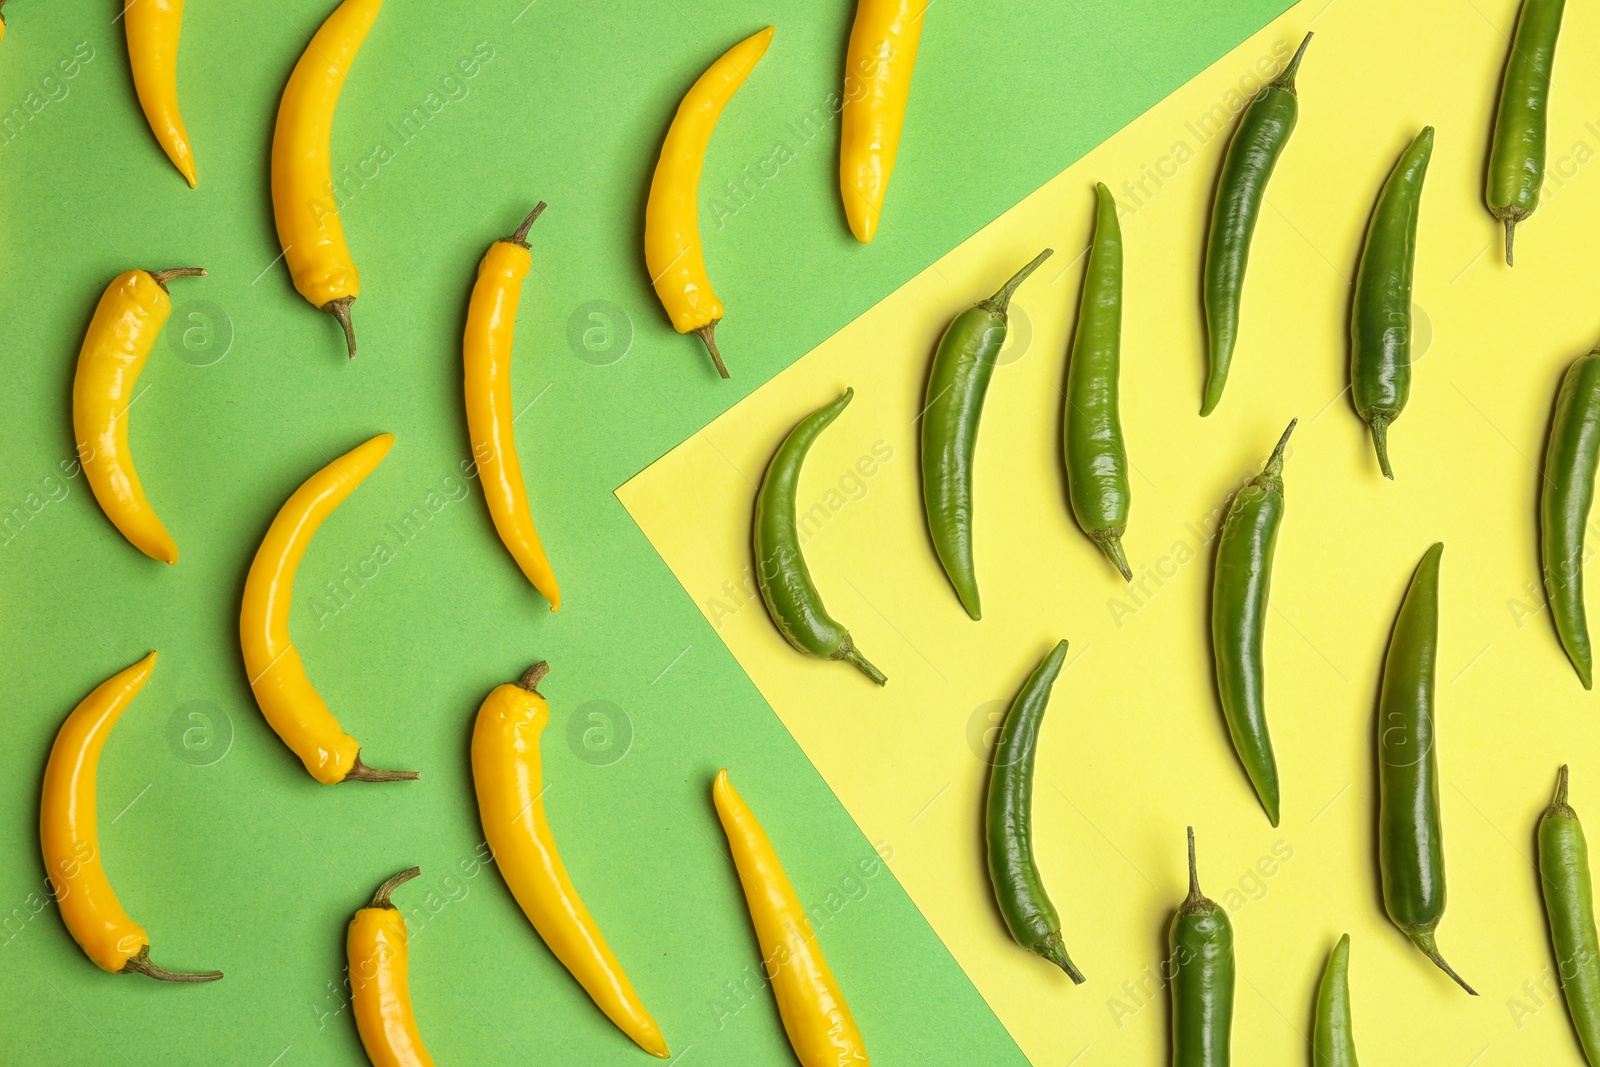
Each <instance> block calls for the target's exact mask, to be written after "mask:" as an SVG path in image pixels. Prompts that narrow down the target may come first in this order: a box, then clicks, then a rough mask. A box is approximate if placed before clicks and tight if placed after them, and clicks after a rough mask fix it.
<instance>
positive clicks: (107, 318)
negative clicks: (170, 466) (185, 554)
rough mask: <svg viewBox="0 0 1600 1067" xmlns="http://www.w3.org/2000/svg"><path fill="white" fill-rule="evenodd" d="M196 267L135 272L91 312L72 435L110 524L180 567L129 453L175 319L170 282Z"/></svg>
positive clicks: (75, 381) (75, 387) (75, 384)
mask: <svg viewBox="0 0 1600 1067" xmlns="http://www.w3.org/2000/svg"><path fill="white" fill-rule="evenodd" d="M204 273H205V271H203V270H201V269H200V268H199V267H177V268H175V269H173V270H158V271H145V270H130V271H129V272H128V273H126V274H122V275H118V276H117V277H116V278H115V279H114V280H113V281H112V282H111V284H110V285H109V286H107V287H106V291H105V293H104V294H103V295H102V296H101V297H100V303H99V305H98V306H97V307H96V308H95V309H94V318H92V319H90V320H89V331H88V333H86V334H85V335H84V338H83V347H82V348H81V349H79V351H78V369H77V372H76V373H75V374H74V375H73V378H72V432H73V436H74V437H75V438H76V440H77V446H78V461H79V462H80V463H81V464H82V465H83V473H84V474H85V476H87V478H88V479H89V488H90V489H92V490H93V491H94V498H95V500H97V501H99V503H100V510H101V511H103V512H105V513H106V518H108V519H110V520H111V524H112V525H113V526H115V527H116V528H117V529H118V531H120V532H121V534H122V536H123V537H126V538H127V539H128V542H129V543H130V544H132V545H133V547H134V548H137V549H138V550H139V551H140V552H143V553H144V554H145V555H147V556H149V557H150V558H151V559H158V560H160V561H161V562H163V563H176V562H178V546H177V544H176V543H175V542H174V541H173V540H172V535H171V534H169V533H167V528H166V527H165V526H163V525H162V524H161V520H160V519H159V518H157V517H156V513H155V510H154V509H153V508H151V507H150V501H149V499H148V498H147V497H146V496H145V495H144V486H143V485H142V484H141V483H140V481H139V472H138V471H137V470H136V469H135V468H134V466H133V456H132V455H131V454H130V452H129V450H128V419H129V408H130V407H131V406H132V404H133V402H134V400H135V399H136V396H135V394H134V391H133V390H134V385H135V384H136V383H137V382H138V381H139V372H140V371H142V370H143V369H144V363H145V360H146V359H148V358H149V356H150V349H151V348H152V347H154V345H155V343H156V337H157V335H159V334H160V333H161V327H162V325H163V324H164V323H165V322H166V321H167V316H168V315H170V314H171V313H172V298H171V297H170V296H168V295H167V284H166V283H167V280H168V279H169V278H181V277H186V276H192V275H200V274H204Z"/></svg>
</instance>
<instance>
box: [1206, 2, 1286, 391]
mask: <svg viewBox="0 0 1600 1067" xmlns="http://www.w3.org/2000/svg"><path fill="white" fill-rule="evenodd" d="M1311 36H1312V35H1311V34H1309V33H1308V34H1306V39H1305V40H1303V41H1301V42H1300V48H1299V50H1297V51H1296V52H1295V54H1294V58H1293V59H1291V60H1289V65H1288V66H1286V67H1284V68H1283V73H1282V74H1279V75H1278V76H1277V78H1275V79H1273V81H1272V83H1271V84H1269V85H1268V86H1267V87H1266V88H1265V89H1263V90H1261V91H1260V92H1259V93H1257V94H1256V96H1255V99H1254V100H1251V101H1250V104H1249V106H1248V107H1246V108H1245V109H1244V114H1243V115H1242V116H1240V118H1239V128H1238V129H1236V130H1234V132H1233V140H1231V141H1229V142H1228V152H1227V154H1226V155H1225V156H1223V157H1222V174H1221V175H1220V176H1219V177H1218V178H1217V199H1216V203H1215V204H1213V205H1212V208H1211V232H1210V235H1209V236H1208V237H1207V238H1206V274H1205V309H1206V333H1207V334H1208V336H1209V339H1210V343H1211V373H1210V375H1209V376H1208V377H1207V378H1206V393H1205V399H1203V400H1202V401H1201V403H1200V414H1201V415H1209V414H1211V413H1212V412H1213V411H1215V410H1216V407H1217V402H1218V401H1220V400H1221V399H1222V388H1223V386H1225V385H1227V384H1228V365H1229V363H1231V362H1232V361H1233V346H1234V343H1235V342H1236V341H1237V340H1238V338H1239V300H1240V297H1241V296H1242V294H1243V292H1244V272H1245V268H1246V267H1247V266H1248V265H1249V263H1250V239H1251V238H1252V237H1253V236H1255V232H1256V220H1257V219H1259V218H1260V217H1261V202H1262V200H1263V199H1265V197H1266V195H1267V182H1268V181H1270V180H1271V178H1272V170H1273V168H1274V167H1276V166H1277V165H1278V157H1279V156H1281V155H1283V149H1284V146H1286V145H1287V144H1288V143H1289V135H1290V134H1291V133H1293V132H1294V124H1295V120H1296V119H1297V118H1298V117H1299V115H1300V102H1299V100H1298V99H1296V97H1295V91H1294V76H1295V74H1296V73H1297V72H1298V71H1299V70H1300V59H1301V57H1302V56H1304V55H1305V54H1306V46H1307V45H1309V44H1310V43H1311Z"/></svg>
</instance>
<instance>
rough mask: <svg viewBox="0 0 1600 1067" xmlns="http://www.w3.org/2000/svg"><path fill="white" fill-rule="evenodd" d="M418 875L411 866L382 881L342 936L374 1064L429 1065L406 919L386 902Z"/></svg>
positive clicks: (359, 1025)
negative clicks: (414, 1003) (414, 1009)
mask: <svg viewBox="0 0 1600 1067" xmlns="http://www.w3.org/2000/svg"><path fill="white" fill-rule="evenodd" d="M421 873H422V868H421V867H412V868H410V869H408V870H404V871H401V872H400V873H399V874H397V875H395V876H394V877H393V878H391V879H389V880H388V881H387V882H385V883H383V884H382V885H380V886H379V887H378V891H377V892H376V893H374V894H372V902H371V903H370V904H368V905H367V906H366V907H364V908H362V909H361V910H360V911H358V912H356V914H355V918H353V919H351V920H350V931H349V933H348V934H347V935H346V937H345V948H346V951H347V953H348V955H349V960H350V1002H351V1004H352V1005H354V1007H355V1017H356V1032H357V1033H359V1034H360V1035H361V1044H362V1047H364V1048H365V1049H366V1050H367V1059H369V1060H371V1061H372V1067H433V1057H432V1056H429V1055H428V1050H427V1049H426V1048H425V1047H423V1044H422V1035H421V1034H420V1033H418V1032H417V1020H416V1019H415V1017H413V1015H412V1013H411V985H410V982H409V981H408V980H407V978H406V958H407V956H408V955H409V949H408V947H407V936H406V917H405V916H404V915H401V914H400V912H399V911H398V910H397V909H396V908H395V906H394V905H393V904H391V903H389V896H390V894H392V893H393V892H394V891H395V890H396V889H398V888H400V887H401V886H402V885H404V884H406V883H407V882H409V881H411V879H413V878H415V877H416V876H417V875H419V874H421Z"/></svg>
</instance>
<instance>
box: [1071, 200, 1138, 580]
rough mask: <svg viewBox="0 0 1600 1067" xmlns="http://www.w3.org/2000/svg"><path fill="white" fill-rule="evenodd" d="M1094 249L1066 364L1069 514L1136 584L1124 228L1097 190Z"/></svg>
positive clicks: (1112, 202) (1114, 209)
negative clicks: (1125, 432) (1123, 406)
mask: <svg viewBox="0 0 1600 1067" xmlns="http://www.w3.org/2000/svg"><path fill="white" fill-rule="evenodd" d="M1095 196H1096V198H1097V207H1096V209H1095V220H1094V243H1093V244H1092V245H1091V246H1090V248H1089V265H1088V267H1087V268H1086V269H1085V271H1084V275H1083V299H1082V302H1081V304H1080V306H1079V310H1078V328H1077V332H1076V333H1074V334H1073V337H1072V356H1071V358H1070V359H1069V361H1068V363H1067V401H1066V410H1065V412H1064V414H1063V417H1062V420H1061V426H1062V447H1063V450H1064V451H1065V453H1066V460H1067V495H1068V497H1070V498H1071V500H1072V514H1073V515H1074V516H1075V517H1076V518H1077V520H1078V525H1079V526H1080V527H1082V529H1083V532H1084V533H1086V534H1088V535H1089V540H1091V541H1093V542H1094V543H1095V544H1097V545H1099V546H1100V551H1102V552H1104V553H1105V554H1106V558H1107V559H1109V560H1110V561H1111V562H1112V563H1114V564H1116V565H1117V570H1119V571H1121V572H1122V578H1123V580H1124V581H1129V582H1131V581H1133V572H1132V571H1130V570H1129V569H1128V560H1127V558H1126V557H1125V556H1124V555H1123V554H1122V535H1123V534H1124V533H1126V532H1127V529H1128V503H1129V501H1130V499H1131V497H1130V493H1129V490H1128V451H1127V449H1126V448H1124V447H1123V444H1122V416H1121V414H1120V412H1119V411H1118V410H1117V378H1118V375H1119V374H1120V372H1121V368H1122V228H1121V226H1119V225H1118V224H1117V202H1116V201H1115V200H1113V199H1111V190H1110V189H1107V188H1106V187H1105V186H1104V185H1103V184H1097V185H1096V186H1095Z"/></svg>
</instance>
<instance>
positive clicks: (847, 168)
mask: <svg viewBox="0 0 1600 1067" xmlns="http://www.w3.org/2000/svg"><path fill="white" fill-rule="evenodd" d="M927 9H928V0H860V2H859V3H858V4H857V5H856V21H855V25H854V26H853V27H852V28H851V30H850V47H849V49H848V50H847V51H846V53H845V68H844V108H843V111H842V113H841V115H840V123H839V195H840V196H841V198H842V199H843V200H844V214H845V218H846V219H848V220H849V222H850V232H851V233H853V234H855V235H856V240H858V241H860V242H862V243H863V244H865V243H867V242H869V241H871V240H872V238H873V236H874V235H875V234H876V233H877V232H878V220H879V218H880V217H881V216H882V215H883V196H884V193H886V192H887V191H888V189H889V175H890V174H892V173H893V172H894V157H895V154H896V153H897V152H899V150H900V129H901V127H902V126H904V125H905V120H906V98H907V97H909V96H910V95H911V72H912V70H913V68H915V67H916V65H917V44H918V42H919V41H920V40H921V38H922V16H923V15H924V13H926V11H927Z"/></svg>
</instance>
